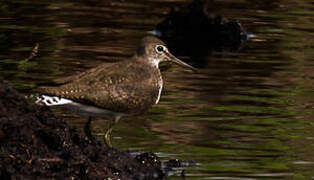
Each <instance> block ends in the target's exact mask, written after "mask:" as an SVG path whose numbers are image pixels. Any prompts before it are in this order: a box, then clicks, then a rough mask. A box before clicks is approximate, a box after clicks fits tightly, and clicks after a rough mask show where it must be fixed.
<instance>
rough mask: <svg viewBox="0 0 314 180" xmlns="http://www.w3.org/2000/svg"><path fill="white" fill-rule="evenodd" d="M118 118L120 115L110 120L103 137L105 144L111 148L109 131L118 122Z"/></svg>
mask: <svg viewBox="0 0 314 180" xmlns="http://www.w3.org/2000/svg"><path fill="white" fill-rule="evenodd" d="M119 119H120V116H117V117H115V118H114V120H110V124H109V128H108V130H107V132H106V134H105V137H104V142H105V144H106V145H107V146H108V147H110V148H112V143H111V132H112V129H113V127H114V126H115V125H116V124H117V123H118V122H119Z"/></svg>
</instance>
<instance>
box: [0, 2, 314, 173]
mask: <svg viewBox="0 0 314 180" xmlns="http://www.w3.org/2000/svg"><path fill="white" fill-rule="evenodd" d="M186 4H188V2H187V1H182V0H181V1H179V0H177V1H170V0H165V1H158V0H150V1H140V0H137V1H132V2H128V1H106V2H98V1H92V0H90V1H66V2H62V1H45V2H44V1H34V0H24V1H2V2H0V13H1V15H0V43H1V45H0V49H1V54H0V77H1V78H4V79H6V80H9V81H10V82H11V83H12V84H13V85H14V86H15V87H16V88H17V89H18V90H20V91H21V92H24V93H29V92H30V89H32V88H36V87H37V84H39V83H44V82H45V83H47V82H51V81H52V80H53V79H55V78H59V77H64V76H68V75H72V74H73V73H78V72H82V71H84V70H86V69H88V68H91V67H95V66H97V65H99V64H101V63H106V62H115V61H121V60H123V59H125V58H128V57H130V56H131V55H132V53H133V52H134V50H135V48H136V45H137V43H138V42H139V40H140V39H141V38H142V37H143V36H145V34H146V33H147V31H150V30H152V29H154V27H155V26H156V24H157V23H159V22H161V21H162V19H163V18H164V17H165V16H166V15H167V13H168V12H169V11H170V8H171V7H178V6H182V5H186ZM217 8H219V13H220V14H222V15H224V16H226V17H227V18H230V19H233V18H236V19H238V20H240V22H241V23H242V24H243V26H244V27H245V28H246V29H247V30H248V31H249V32H251V33H253V34H254V35H256V38H253V39H251V40H250V41H249V42H248V43H247V44H246V45H245V46H244V47H242V48H241V49H240V50H239V51H236V52H228V51H222V52H213V53H212V55H211V56H210V57H208V58H207V61H206V63H205V65H204V67H202V68H201V70H200V72H198V73H193V72H189V71H187V70H184V69H182V68H180V67H177V66H175V65H172V66H171V67H170V68H165V70H164V71H163V72H162V74H163V77H164V81H165V86H164V87H165V89H164V91H163V93H162V97H161V100H160V103H159V104H158V105H156V106H154V107H153V108H152V109H151V110H150V111H149V112H148V113H147V114H145V115H142V116H138V117H128V118H125V119H123V120H122V121H121V122H120V123H119V124H118V125H117V127H116V128H115V129H114V131H113V138H114V140H113V143H114V146H115V147H119V148H122V149H131V150H134V149H136V150H142V151H153V152H157V153H159V155H160V156H161V157H162V158H163V159H173V158H178V159H182V160H192V161H196V162H198V163H200V165H199V166H197V167H193V168H188V169H187V170H186V176H187V177H186V179H275V178H276V179H311V178H312V179H313V178H314V172H313V169H314V153H313V152H314V143H313V141H314V133H313V132H314V121H313V120H314V118H313V117H314V116H313V113H314V110H313V103H314V96H313V83H314V73H313V67H314V66H313V65H314V61H313V59H314V38H313V37H314V24H313V22H314V18H313V17H314V13H313V12H314V11H313V10H314V5H313V3H310V2H308V1H305V0H301V1H297V2H291V3H289V2H283V1H269V2H265V1H263V2H260V1H221V3H220V6H219V7H217ZM36 43H39V45H40V47H39V55H38V57H36V58H35V59H34V60H31V61H30V62H24V61H23V59H25V58H26V57H27V56H28V55H29V53H30V51H31V49H32V47H34V46H35V44H36ZM184 59H186V57H185V58H184ZM193 61H196V60H193V59H189V62H193ZM56 114H58V115H59V116H63V117H65V118H66V119H67V120H68V121H69V123H71V124H73V125H75V126H77V127H79V128H82V127H83V125H84V123H85V122H86V118H85V117H79V116H77V115H73V114H70V113H67V112H64V111H60V110H58V109H57V110H56ZM93 129H94V131H95V132H96V133H98V134H100V135H101V133H102V132H103V131H104V129H106V122H105V121H102V120H98V121H94V122H93ZM169 179H181V178H180V177H179V175H178V176H177V177H176V176H173V177H170V178H169Z"/></svg>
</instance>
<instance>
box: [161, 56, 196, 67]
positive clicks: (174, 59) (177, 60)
mask: <svg viewBox="0 0 314 180" xmlns="http://www.w3.org/2000/svg"><path fill="white" fill-rule="evenodd" d="M167 60H168V61H171V62H174V63H176V64H178V65H180V66H182V67H185V68H189V69H191V70H193V71H197V69H196V68H194V67H192V66H190V65H188V64H187V63H185V62H183V61H181V60H180V59H178V58H176V57H175V56H174V55H172V54H171V53H169V52H167Z"/></svg>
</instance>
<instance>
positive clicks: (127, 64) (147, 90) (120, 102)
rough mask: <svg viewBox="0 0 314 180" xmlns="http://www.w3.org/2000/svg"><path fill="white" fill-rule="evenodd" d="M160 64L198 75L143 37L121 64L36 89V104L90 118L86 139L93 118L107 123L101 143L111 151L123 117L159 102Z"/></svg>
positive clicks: (160, 45)
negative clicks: (186, 69)
mask: <svg viewBox="0 0 314 180" xmlns="http://www.w3.org/2000/svg"><path fill="white" fill-rule="evenodd" d="M161 62H173V63H175V64H178V65H180V66H182V67H185V68H188V69H191V70H193V71H197V69H196V68H194V67H192V66H190V65H188V64H187V63H185V62H183V61H181V60H179V59H178V58H176V57H175V56H174V55H172V54H171V53H170V52H169V50H168V48H167V46H166V45H165V43H164V42H163V41H161V40H160V39H158V38H157V37H155V36H146V37H144V38H143V39H142V40H141V41H140V43H139V46H138V47H137V49H136V51H135V53H134V55H133V56H132V57H130V58H128V59H126V60H124V61H120V62H115V63H103V64H101V65H98V66H96V67H94V68H92V69H89V70H87V71H84V72H81V73H79V74H76V75H72V76H69V77H64V78H60V79H57V80H55V82H56V83H57V84H58V85H57V86H42V87H39V88H38V89H37V91H38V92H39V95H38V96H37V97H36V103H37V104H41V105H46V106H65V107H67V108H69V109H71V110H72V111H75V112H76V113H78V114H84V115H87V116H88V117H89V118H88V122H87V123H86V125H85V128H84V129H85V133H87V134H89V135H91V134H90V123H91V119H92V117H102V118H106V119H109V120H110V124H109V128H108V130H107V131H106V133H105V136H104V140H105V144H106V145H107V146H109V147H112V143H111V131H112V129H113V126H114V125H115V124H116V123H118V121H119V120H120V119H121V118H122V117H125V116H134V115H139V114H142V113H145V112H146V111H148V109H150V108H151V107H152V106H153V105H154V104H157V103H158V102H159V100H160V96H161V92H162V89H163V79H162V75H161V72H160V69H159V63H161Z"/></svg>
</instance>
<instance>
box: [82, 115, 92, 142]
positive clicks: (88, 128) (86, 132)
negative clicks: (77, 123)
mask: <svg viewBox="0 0 314 180" xmlns="http://www.w3.org/2000/svg"><path fill="white" fill-rule="evenodd" d="M91 121H92V118H91V117H88V121H87V123H86V124H85V127H84V132H85V135H86V136H87V137H88V138H89V139H90V140H93V139H94V137H93V135H92V133H91V129H90V124H91Z"/></svg>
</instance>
